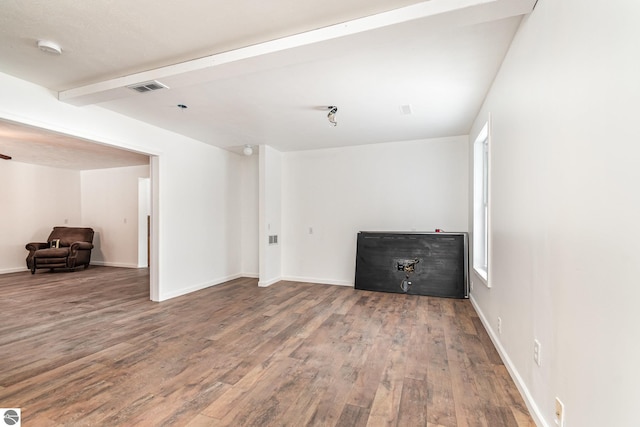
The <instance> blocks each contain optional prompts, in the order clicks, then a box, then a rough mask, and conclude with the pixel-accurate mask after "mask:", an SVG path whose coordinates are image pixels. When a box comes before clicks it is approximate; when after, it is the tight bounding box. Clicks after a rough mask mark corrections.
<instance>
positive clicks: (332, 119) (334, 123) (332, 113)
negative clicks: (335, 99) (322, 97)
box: [327, 105, 338, 127]
mask: <svg viewBox="0 0 640 427" xmlns="http://www.w3.org/2000/svg"><path fill="white" fill-rule="evenodd" d="M327 109H328V110H329V114H327V119H329V123H331V126H333V127H336V126H338V121H337V120H336V113H337V112H338V107H336V106H334V105H330V106H328V107H327Z"/></svg>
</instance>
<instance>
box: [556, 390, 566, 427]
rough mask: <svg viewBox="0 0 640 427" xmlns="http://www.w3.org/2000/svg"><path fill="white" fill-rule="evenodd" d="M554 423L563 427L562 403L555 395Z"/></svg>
mask: <svg viewBox="0 0 640 427" xmlns="http://www.w3.org/2000/svg"><path fill="white" fill-rule="evenodd" d="M555 421H556V425H557V426H558V427H564V403H562V401H561V400H560V399H558V398H557V397H556V416H555Z"/></svg>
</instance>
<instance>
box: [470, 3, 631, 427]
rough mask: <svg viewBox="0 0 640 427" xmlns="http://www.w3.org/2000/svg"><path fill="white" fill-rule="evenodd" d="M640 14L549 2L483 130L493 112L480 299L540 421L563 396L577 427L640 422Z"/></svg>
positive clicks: (509, 60) (510, 66) (491, 98)
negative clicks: (487, 249) (537, 350)
mask: <svg viewBox="0 0 640 427" xmlns="http://www.w3.org/2000/svg"><path fill="white" fill-rule="evenodd" d="M639 17H640V2H637V1H620V0H618V1H611V2H596V1H587V2H585V1H582V0H561V1H551V0H540V1H539V2H538V5H537V7H536V9H535V10H534V12H533V13H532V14H531V15H530V16H529V17H528V18H527V19H525V20H524V21H523V23H522V26H521V28H520V30H519V32H518V34H517V35H516V38H515V40H514V42H513V43H512V46H511V48H510V50H509V53H508V54H507V56H506V59H505V61H504V64H503V66H502V69H501V70H500V73H499V74H498V76H497V78H496V80H495V83H494V86H493V88H492V89H491V91H490V93H489V95H488V97H487V100H486V102H485V105H484V107H483V109H482V111H481V112H480V114H479V116H478V119H477V120H476V122H475V123H474V125H473V129H472V131H471V138H470V139H471V140H473V139H474V137H475V135H476V134H477V132H479V130H480V128H481V127H482V125H483V123H484V121H485V119H486V116H487V115H488V114H489V113H491V116H492V123H493V128H492V131H493V140H492V158H491V161H492V164H491V167H492V171H491V188H490V200H491V210H492V211H491V212H492V213H491V226H492V232H491V234H490V239H491V242H492V248H493V249H492V253H491V256H492V261H491V264H490V281H491V285H492V287H491V288H490V289H489V288H486V287H485V286H484V285H481V284H479V281H478V279H477V277H476V278H475V281H476V284H475V287H474V290H473V292H472V297H473V301H474V303H475V304H476V305H477V308H478V310H479V312H480V313H481V314H482V315H483V316H484V319H485V321H486V322H487V326H488V327H489V330H490V332H491V333H492V334H493V338H494V339H495V341H496V343H497V344H498V347H499V349H500V350H501V351H502V353H503V356H504V357H505V359H506V360H507V362H508V363H509V365H510V367H511V369H512V371H513V372H514V374H515V376H516V379H517V380H518V382H519V384H520V386H521V387H522V390H523V391H524V392H525V395H526V396H527V397H528V398H529V399H530V402H531V403H532V405H533V407H534V409H535V410H537V411H538V413H537V414H536V415H537V416H538V422H539V425H546V426H554V425H555V424H554V414H553V413H554V399H555V397H556V396H557V397H559V398H560V399H561V400H562V401H563V402H564V404H565V427H590V426H594V427H595V426H598V427H599V426H635V425H638V415H637V405H638V402H640V386H639V385H638V384H640V364H639V363H638V360H640V341H639V340H638V325H640V310H638V308H637V302H638V300H639V297H640V286H638V277H639V276H640V262H638V241H640V223H639V222H638V218H640V191H638V184H639V183H640V167H638V165H640V145H639V143H638V142H639V141H640V128H639V127H638V117H640V103H639V102H638V101H639V100H640V78H639V77H638V76H640V50H639V49H638V40H640V26H638V24H637V22H638V18H639ZM498 316H500V317H501V318H502V324H503V327H502V328H503V332H502V334H501V335H499V334H497V333H496V331H497V327H496V323H497V318H498ZM535 338H537V339H538V340H539V341H540V342H541V344H542V352H541V366H537V365H535V364H534V362H533V340H534V339H535Z"/></svg>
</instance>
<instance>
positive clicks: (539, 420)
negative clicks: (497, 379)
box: [469, 295, 549, 427]
mask: <svg viewBox="0 0 640 427" xmlns="http://www.w3.org/2000/svg"><path fill="white" fill-rule="evenodd" d="M469 300H470V301H471V305H472V306H473V308H474V309H475V311H476V313H478V317H479V318H480V321H481V322H482V325H483V326H484V328H485V329H486V331H487V333H488V334H489V338H491V341H492V342H493V345H494V346H495V348H496V350H498V354H499V355H500V358H501V359H502V362H503V363H504V366H506V368H507V371H509V375H511V379H513V382H514V383H515V385H516V387H517V388H518V391H520V395H521V396H522V398H523V399H524V403H525V404H526V405H527V408H528V409H529V413H530V414H531V417H532V418H533V421H534V422H535V423H536V425H537V426H539V427H549V424H547V422H546V421H545V420H544V417H543V416H542V414H541V413H540V408H538V405H537V404H536V402H535V400H534V399H533V396H531V393H530V392H529V389H528V388H527V386H526V384H525V383H524V381H523V379H522V377H521V376H520V374H519V373H518V370H517V369H516V367H515V366H514V365H513V362H512V361H511V358H510V357H509V355H508V354H507V352H506V351H505V349H504V347H502V344H501V343H500V340H499V339H498V336H497V335H496V333H495V331H494V330H493V329H492V328H491V324H490V323H489V322H488V321H487V318H486V317H485V315H484V313H483V312H482V310H481V309H480V306H478V303H477V302H476V300H475V299H474V298H473V295H470V296H469Z"/></svg>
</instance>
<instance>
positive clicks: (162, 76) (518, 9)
mask: <svg viewBox="0 0 640 427" xmlns="http://www.w3.org/2000/svg"><path fill="white" fill-rule="evenodd" d="M535 1H536V0H429V1H425V2H422V3H418V4H414V5H411V6H406V7H403V8H399V9H396V10H393V11H389V12H384V13H379V14H376V15H372V16H369V17H365V18H360V19H356V20H352V21H348V22H344V23H341V24H336V25H332V26H329V27H325V28H320V29H317V30H312V31H308V32H305V33H301V34H297V35H294V36H289V37H284V38H280V39H276V40H272V41H268V42H264V43H259V44H256V45H253V46H248V47H244V48H240V49H235V50H231V51H228V52H224V53H219V54H214V55H210V56H206V57H203V58H198V59H194V60H190V61H185V62H181V63H178V64H174V65H170V66H166V67H161V68H156V69H153V70H149V71H144V72H141V73H135V74H130V75H127V76H123V77H119V78H115V79H110V80H105V81H102V82H97V83H93V84H89V85H85V86H81V87H77V88H73V89H69V90H65V91H61V92H59V93H58V99H59V100H60V101H63V102H66V103H69V104H72V105H77V106H82V105H89V104H97V103H101V102H106V101H110V100H114V99H119V98H125V97H130V96H136V95H139V94H138V93H136V92H134V91H132V90H131V89H128V88H127V86H131V85H134V84H137V83H140V82H144V81H150V80H159V81H161V82H163V83H165V84H166V83H167V81H166V79H171V83H169V87H170V88H171V87H180V86H184V85H187V84H194V83H197V82H200V83H202V82H205V81H211V80H214V79H216V78H217V77H218V76H216V74H215V73H212V72H207V71H212V70H214V69H216V68H218V67H220V66H221V65H225V64H232V63H235V62H239V61H243V60H247V59H251V58H256V57H260V56H264V55H267V54H270V53H275V52H281V51H284V50H288V49H293V48H297V47H302V46H307V45H310V44H314V43H319V42H323V41H328V40H332V39H336V38H340V37H345V36H349V35H354V34H358V33H363V32H366V31H371V30H375V29H379V28H383V27H387V26H391V25H397V24H402V23H406V22H410V21H414V20H418V19H426V18H430V20H429V22H428V24H429V25H430V26H433V28H434V30H435V29H437V28H440V27H441V26H442V25H449V26H451V25H455V26H462V25H472V24H477V23H480V22H487V21H490V20H496V19H502V18H507V17H511V16H518V15H523V14H526V13H529V12H531V10H532V9H533V7H534V5H535ZM203 71H204V72H205V73H202V72H203ZM254 71H255V70H254ZM196 72H200V73H196ZM186 76H189V78H186ZM194 78H195V80H197V81H194Z"/></svg>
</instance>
